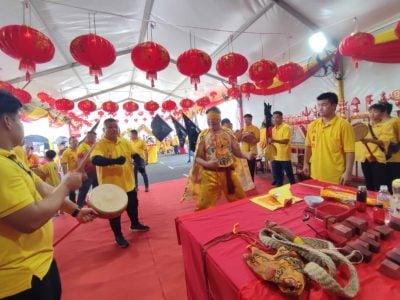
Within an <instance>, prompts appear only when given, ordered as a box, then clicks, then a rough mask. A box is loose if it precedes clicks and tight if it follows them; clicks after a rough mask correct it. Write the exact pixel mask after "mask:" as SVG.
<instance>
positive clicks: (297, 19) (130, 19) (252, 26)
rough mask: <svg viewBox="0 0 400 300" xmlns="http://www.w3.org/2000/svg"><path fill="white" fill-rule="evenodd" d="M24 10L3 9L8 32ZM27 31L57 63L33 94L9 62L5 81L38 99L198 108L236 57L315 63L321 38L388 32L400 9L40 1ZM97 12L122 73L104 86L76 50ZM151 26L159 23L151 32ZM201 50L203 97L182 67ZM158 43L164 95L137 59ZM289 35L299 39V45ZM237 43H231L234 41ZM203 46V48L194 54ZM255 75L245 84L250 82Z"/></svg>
mask: <svg viewBox="0 0 400 300" xmlns="http://www.w3.org/2000/svg"><path fill="white" fill-rule="evenodd" d="M21 2H23V1H15V0H1V7H2V11H1V13H0V15H1V19H0V26H5V25H10V24H22V15H23V14H22V5H21ZM30 3H31V13H30V16H29V14H28V16H27V18H26V19H27V21H26V23H27V24H31V26H32V27H34V28H36V29H38V30H40V31H42V32H43V33H45V34H46V35H47V36H49V37H50V38H51V40H52V41H53V43H54V45H55V46H56V54H55V56H54V58H53V60H52V61H51V62H49V63H46V64H42V65H37V73H36V74H35V75H34V76H32V81H31V82H30V83H29V84H27V85H26V82H25V81H24V74H22V72H20V71H18V62H17V61H16V60H14V59H12V58H10V57H8V56H7V55H5V54H4V53H3V52H1V54H0V62H1V64H0V80H4V81H10V82H11V83H13V84H15V85H16V86H19V87H23V86H25V85H26V90H28V91H29V92H31V93H32V94H33V95H36V93H37V92H39V91H44V92H47V93H48V94H50V95H52V96H53V97H55V98H59V97H61V96H63V97H66V98H70V99H73V100H79V99H84V98H87V97H91V99H93V100H95V101H96V102H97V103H98V104H101V103H102V102H104V101H107V100H109V99H112V100H114V101H123V100H124V99H127V98H128V97H131V98H133V99H136V100H138V101H140V102H146V101H148V100H150V99H153V100H155V101H157V102H159V103H161V102H162V101H163V100H165V99H167V98H172V99H174V100H179V99H180V98H183V97H189V98H193V99H197V98H199V97H201V96H203V95H204V94H205V93H207V92H209V91H211V90H213V89H218V88H225V87H224V79H223V78H220V76H219V75H218V73H217V72H216V70H215V64H216V61H217V60H218V58H219V57H221V56H222V55H223V54H226V53H228V52H229V51H230V50H231V49H233V50H234V51H235V52H238V53H241V54H243V55H244V56H245V57H246V58H247V59H248V61H249V64H252V63H254V62H255V61H257V60H259V59H261V58H266V59H270V60H273V61H275V62H276V63H277V64H278V65H279V64H282V63H285V62H287V61H288V60H289V59H290V60H292V61H295V62H299V63H305V62H306V61H307V59H308V58H309V57H310V56H312V55H313V53H312V52H311V50H310V49H309V47H308V43H307V39H308V37H309V36H310V35H311V33H313V32H314V31H315V30H316V29H318V28H320V29H322V30H323V31H324V32H325V33H326V34H327V36H329V37H330V38H331V47H333V46H334V45H335V44H336V43H337V41H340V40H341V39H342V38H343V37H345V36H346V35H348V34H349V33H351V32H353V31H354V27H355V25H354V22H353V18H354V17H357V18H358V27H359V30H360V31H375V30H379V29H380V28H381V27H382V26H383V25H386V24H390V23H393V22H395V21H397V20H398V19H399V16H400V13H399V1H398V0H381V1H376V0H350V1H349V0H338V1H326V0H324V1H321V0H285V1H279V0H274V1H272V0H271V1H269V0H249V1H242V0H231V1H222V0H218V1H216V0H202V1H193V0H148V1H143V0H129V1H128V0H114V1H109V0H85V1H81V0H53V1H50V0H31V1H30ZM89 13H96V14H95V15H96V33H97V34H99V35H101V36H103V37H105V38H106V39H108V40H109V41H110V42H111V43H112V44H113V45H114V47H115V49H116V51H117V55H118V56H117V59H116V61H115V62H114V64H113V65H111V66H110V67H107V68H104V69H103V76H102V77H100V84H95V83H94V79H93V77H92V76H90V75H89V71H88V68H87V67H83V66H80V65H79V64H77V63H76V62H74V60H73V58H72V56H71V54H70V53H69V44H70V42H71V41H72V40H73V39H74V38H75V37H77V36H79V35H81V34H86V33H88V31H89ZM147 20H150V21H151V22H153V23H154V24H155V27H154V29H153V30H152V32H150V31H149V26H148V22H147ZM190 34H191V35H192V36H194V37H195V42H193V39H192V46H194V47H195V48H198V49H201V50H203V51H205V52H207V53H208V54H209V55H210V56H211V57H212V60H213V65H212V68H211V70H210V72H209V74H208V75H207V76H202V77H201V83H200V85H199V90H198V91H197V92H196V91H194V88H193V86H192V85H191V84H190V82H189V80H188V79H187V78H186V77H185V76H183V75H181V74H180V73H179V72H178V70H177V68H176V59H177V58H178V56H179V55H180V54H181V53H182V52H184V51H186V50H188V49H189V48H190V46H191V44H190V38H189V37H190ZM150 35H152V37H153V40H154V41H155V42H157V43H160V44H161V45H163V46H164V47H165V48H166V49H167V50H168V51H169V53H170V57H171V63H170V65H169V66H168V68H167V69H165V70H163V71H161V72H159V73H158V80H157V81H156V82H155V88H154V89H152V88H151V86H150V82H149V81H148V80H146V75H145V73H144V72H142V71H140V70H138V69H136V68H134V66H133V64H132V62H131V59H130V50H131V49H132V48H133V47H134V46H135V45H136V44H138V43H140V42H143V41H147V40H149V39H150ZM289 36H290V37H291V38H289ZM230 41H232V43H231V44H229V42H230ZM193 44H194V45H193ZM248 80H249V79H248V76H247V74H245V75H243V76H241V78H239V82H245V81H248Z"/></svg>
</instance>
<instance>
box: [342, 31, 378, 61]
mask: <svg viewBox="0 0 400 300" xmlns="http://www.w3.org/2000/svg"><path fill="white" fill-rule="evenodd" d="M374 44H375V37H374V36H373V35H372V34H370V33H367V32H356V33H352V34H351V35H349V36H347V37H345V38H344V39H343V40H342V41H341V42H340V45H339V52H340V54H342V55H344V56H350V57H351V58H352V60H353V63H354V65H355V67H356V68H358V61H359V56H362V55H364V54H365V53H366V51H367V50H368V48H370V47H372V46H373V45H374Z"/></svg>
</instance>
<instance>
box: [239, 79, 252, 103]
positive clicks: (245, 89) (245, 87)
mask: <svg viewBox="0 0 400 300" xmlns="http://www.w3.org/2000/svg"><path fill="white" fill-rule="evenodd" d="M255 90H256V86H255V85H254V84H253V83H251V82H245V83H242V84H241V85H240V91H241V92H242V94H243V95H244V96H245V97H246V98H247V100H249V98H250V94H251V93H253V92H254V91H255Z"/></svg>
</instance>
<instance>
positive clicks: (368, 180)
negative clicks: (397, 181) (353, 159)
mask: <svg viewBox="0 0 400 300" xmlns="http://www.w3.org/2000/svg"><path fill="white" fill-rule="evenodd" d="M385 110H386V107H385V106H384V105H383V104H382V103H375V104H372V105H371V106H370V107H369V109H368V111H369V120H370V122H369V123H368V122H367V123H366V125H367V126H368V128H369V130H368V134H367V136H366V137H365V138H364V139H362V140H361V142H358V143H363V144H364V145H363V146H364V147H357V149H358V150H361V151H362V157H363V159H362V160H361V168H362V171H363V174H364V178H365V185H366V186H367V190H369V191H376V192H377V191H379V188H380V186H381V185H387V183H388V174H387V173H388V172H387V169H386V149H387V146H388V145H389V141H390V139H391V136H392V135H391V134H390V132H389V131H388V130H385V129H386V126H385V122H383V121H382V117H383V114H384V112H385ZM359 156H360V155H359V153H357V158H358V157H359Z"/></svg>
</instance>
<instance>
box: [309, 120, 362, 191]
mask: <svg viewBox="0 0 400 300" xmlns="http://www.w3.org/2000/svg"><path fill="white" fill-rule="evenodd" d="M305 145H306V146H308V147H311V151H312V152H311V159H310V162H311V177H312V178H314V179H317V180H321V181H325V182H329V183H335V184H338V183H339V182H340V177H341V176H342V174H343V173H344V171H345V169H346V159H345V153H350V152H354V132H353V128H352V126H351V125H350V124H349V122H347V121H346V120H344V119H342V118H340V117H338V116H335V117H334V118H333V119H332V120H330V121H329V122H328V123H327V124H324V123H323V121H322V119H321V118H320V119H317V120H315V121H313V122H312V123H311V124H310V125H309V126H308V128H307V136H306V141H305Z"/></svg>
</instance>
